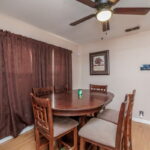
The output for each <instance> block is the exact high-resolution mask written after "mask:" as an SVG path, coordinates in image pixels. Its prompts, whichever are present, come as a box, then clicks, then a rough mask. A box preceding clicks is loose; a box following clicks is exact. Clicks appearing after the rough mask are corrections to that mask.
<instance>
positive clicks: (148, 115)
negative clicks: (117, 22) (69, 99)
mask: <svg viewBox="0 0 150 150" xmlns="http://www.w3.org/2000/svg"><path fill="white" fill-rule="evenodd" d="M79 50H80V53H81V56H80V62H81V79H80V87H82V88H88V87H89V84H90V83H92V84H107V85H108V87H109V91H111V92H113V93H114V94H115V98H114V100H113V102H112V103H111V104H110V107H111V108H115V109H118V108H119V105H120V103H121V102H122V101H123V100H124V95H125V93H128V92H131V91H132V90H133V89H134V88H135V89H136V90H137V95H136V101H135V107H134V117H138V111H139V110H144V113H145V116H144V118H143V119H145V120H149V121H150V71H140V66H141V65H142V64H146V63H147V64H150V31H149V32H143V33H138V34H134V35H130V36H126V37H121V38H117V39H112V40H106V41H99V42H95V43H91V44H86V45H82V46H80V48H79ZM102 50H110V75H109V76H99V75H98V76H90V75H89V52H96V51H102Z"/></svg>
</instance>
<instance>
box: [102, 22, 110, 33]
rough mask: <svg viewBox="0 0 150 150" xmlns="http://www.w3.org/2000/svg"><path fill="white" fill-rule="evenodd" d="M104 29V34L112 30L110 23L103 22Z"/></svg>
mask: <svg viewBox="0 0 150 150" xmlns="http://www.w3.org/2000/svg"><path fill="white" fill-rule="evenodd" d="M102 27H103V32H106V31H109V30H110V24H109V21H106V22H102Z"/></svg>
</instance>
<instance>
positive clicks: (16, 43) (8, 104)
mask: <svg viewBox="0 0 150 150" xmlns="http://www.w3.org/2000/svg"><path fill="white" fill-rule="evenodd" d="M52 49H53V46H51V45H49V44H46V43H43V42H39V41H36V40H33V39H30V38H25V37H22V36H19V35H15V34H12V33H9V32H3V31H0V93H1V94H0V139H1V138H3V137H6V136H9V135H12V136H14V137H16V136H17V135H18V134H19V133H20V131H21V130H22V129H23V128H25V127H26V126H27V125H31V124H32V123H33V115H32V108H31V99H30V95H29V93H30V92H31V89H32V87H42V86H51V85H52Z"/></svg>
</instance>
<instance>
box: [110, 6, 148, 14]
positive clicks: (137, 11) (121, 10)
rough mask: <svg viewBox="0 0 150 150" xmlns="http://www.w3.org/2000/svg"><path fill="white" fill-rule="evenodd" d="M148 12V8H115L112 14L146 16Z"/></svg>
mask: <svg viewBox="0 0 150 150" xmlns="http://www.w3.org/2000/svg"><path fill="white" fill-rule="evenodd" d="M149 11H150V8H148V7H147V8H144V7H143V8H142V7H141V8H138V7H137V8H136V7H135V8H115V9H114V10H113V12H114V14H127V15H146V14H147V13H148V12H149Z"/></svg>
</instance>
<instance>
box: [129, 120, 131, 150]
mask: <svg viewBox="0 0 150 150" xmlns="http://www.w3.org/2000/svg"><path fill="white" fill-rule="evenodd" d="M131 128H132V122H131V123H130V127H129V144H130V145H129V150H132V129H131Z"/></svg>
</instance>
